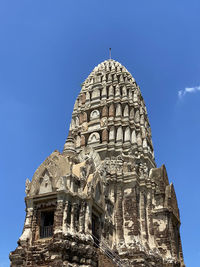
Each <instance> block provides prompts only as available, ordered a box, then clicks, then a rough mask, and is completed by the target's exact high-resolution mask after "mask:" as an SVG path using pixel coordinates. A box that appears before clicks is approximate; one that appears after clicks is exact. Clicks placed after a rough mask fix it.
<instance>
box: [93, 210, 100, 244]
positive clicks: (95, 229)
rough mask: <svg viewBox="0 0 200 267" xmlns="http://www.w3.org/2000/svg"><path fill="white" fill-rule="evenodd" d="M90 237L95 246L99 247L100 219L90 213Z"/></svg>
mask: <svg viewBox="0 0 200 267" xmlns="http://www.w3.org/2000/svg"><path fill="white" fill-rule="evenodd" d="M92 236H93V239H94V243H95V246H97V247H98V246H99V243H100V219H99V216H97V215H96V214H94V213H92Z"/></svg>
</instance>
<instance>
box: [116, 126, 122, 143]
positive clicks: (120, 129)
mask: <svg viewBox="0 0 200 267" xmlns="http://www.w3.org/2000/svg"><path fill="white" fill-rule="evenodd" d="M116 139H117V141H122V140H123V131H122V127H121V126H120V127H119V128H118V129H117V138H116Z"/></svg>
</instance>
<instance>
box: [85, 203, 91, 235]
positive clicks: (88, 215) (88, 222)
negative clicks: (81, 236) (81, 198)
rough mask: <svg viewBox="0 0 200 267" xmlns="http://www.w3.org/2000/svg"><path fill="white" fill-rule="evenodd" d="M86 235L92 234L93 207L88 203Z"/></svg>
mask: <svg viewBox="0 0 200 267" xmlns="http://www.w3.org/2000/svg"><path fill="white" fill-rule="evenodd" d="M85 233H86V234H92V207H91V203H90V202H88V203H87V206H86V213H85Z"/></svg>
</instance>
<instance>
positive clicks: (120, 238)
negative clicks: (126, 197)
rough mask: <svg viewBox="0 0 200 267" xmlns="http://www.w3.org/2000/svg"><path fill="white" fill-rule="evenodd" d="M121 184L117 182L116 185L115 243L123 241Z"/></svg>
mask: <svg viewBox="0 0 200 267" xmlns="http://www.w3.org/2000/svg"><path fill="white" fill-rule="evenodd" d="M121 187H122V185H121V184H119V185H118V187H117V199H116V208H115V223H116V241H117V242H116V244H119V243H122V242H124V230H123V206H122V201H123V193H122V188H121Z"/></svg>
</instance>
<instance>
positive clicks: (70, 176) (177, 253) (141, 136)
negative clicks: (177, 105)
mask: <svg viewBox="0 0 200 267" xmlns="http://www.w3.org/2000/svg"><path fill="white" fill-rule="evenodd" d="M25 202H26V219H25V223H24V229H23V233H22V235H21V237H20V238H19V240H18V247H17V248H16V250H15V251H13V252H11V253H10V260H11V266H12V267H21V266H30V267H35V266H41V267H47V266H49V267H56V266H57V267H61V266H68V267H72V266H73V267H75V266H82V267H86V266H87V267H89V266H94V267H95V266H96V267H97V266H99V267H103V266H104V267H109V266H110V267H112V266H135V267H142V266H148V267H153V266H154V267H155V266H156V267H184V266H185V265H184V261H183V253H182V246H181V238H180V232H179V228H180V216H179V209H178V205H177V200H176V194H175V191H174V187H173V184H169V181H168V176H167V172H166V168H165V166H164V165H163V166H161V167H160V168H157V167H156V163H155V159H154V150H153V144H152V137H151V129H150V125H149V120H148V116H147V110H146V106H145V103H144V100H143V97H142V95H141V91H140V88H139V86H138V85H137V83H136V81H135V80H134V78H133V77H132V75H131V74H130V73H129V72H128V70H127V69H126V68H125V67H123V66H122V65H121V64H120V63H119V62H117V61H114V60H112V59H110V60H106V61H104V62H103V63H101V64H99V65H98V66H97V67H95V68H94V70H93V71H92V72H91V74H90V75H89V76H88V78H87V79H86V80H85V82H84V83H83V84H82V89H81V91H80V94H79V95H78V97H77V100H76V102H75V105H74V110H73V113H72V120H71V124H70V129H69V135H68V138H67V140H66V143H65V145H64V149H63V152H62V153H60V152H58V151H55V152H53V153H52V154H51V155H50V156H49V157H48V158H47V159H46V160H45V161H44V162H43V163H42V164H41V165H40V167H39V168H38V169H37V170H36V172H35V174H34V176H33V178H32V181H29V180H28V179H27V181H26V198H25Z"/></svg>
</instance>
